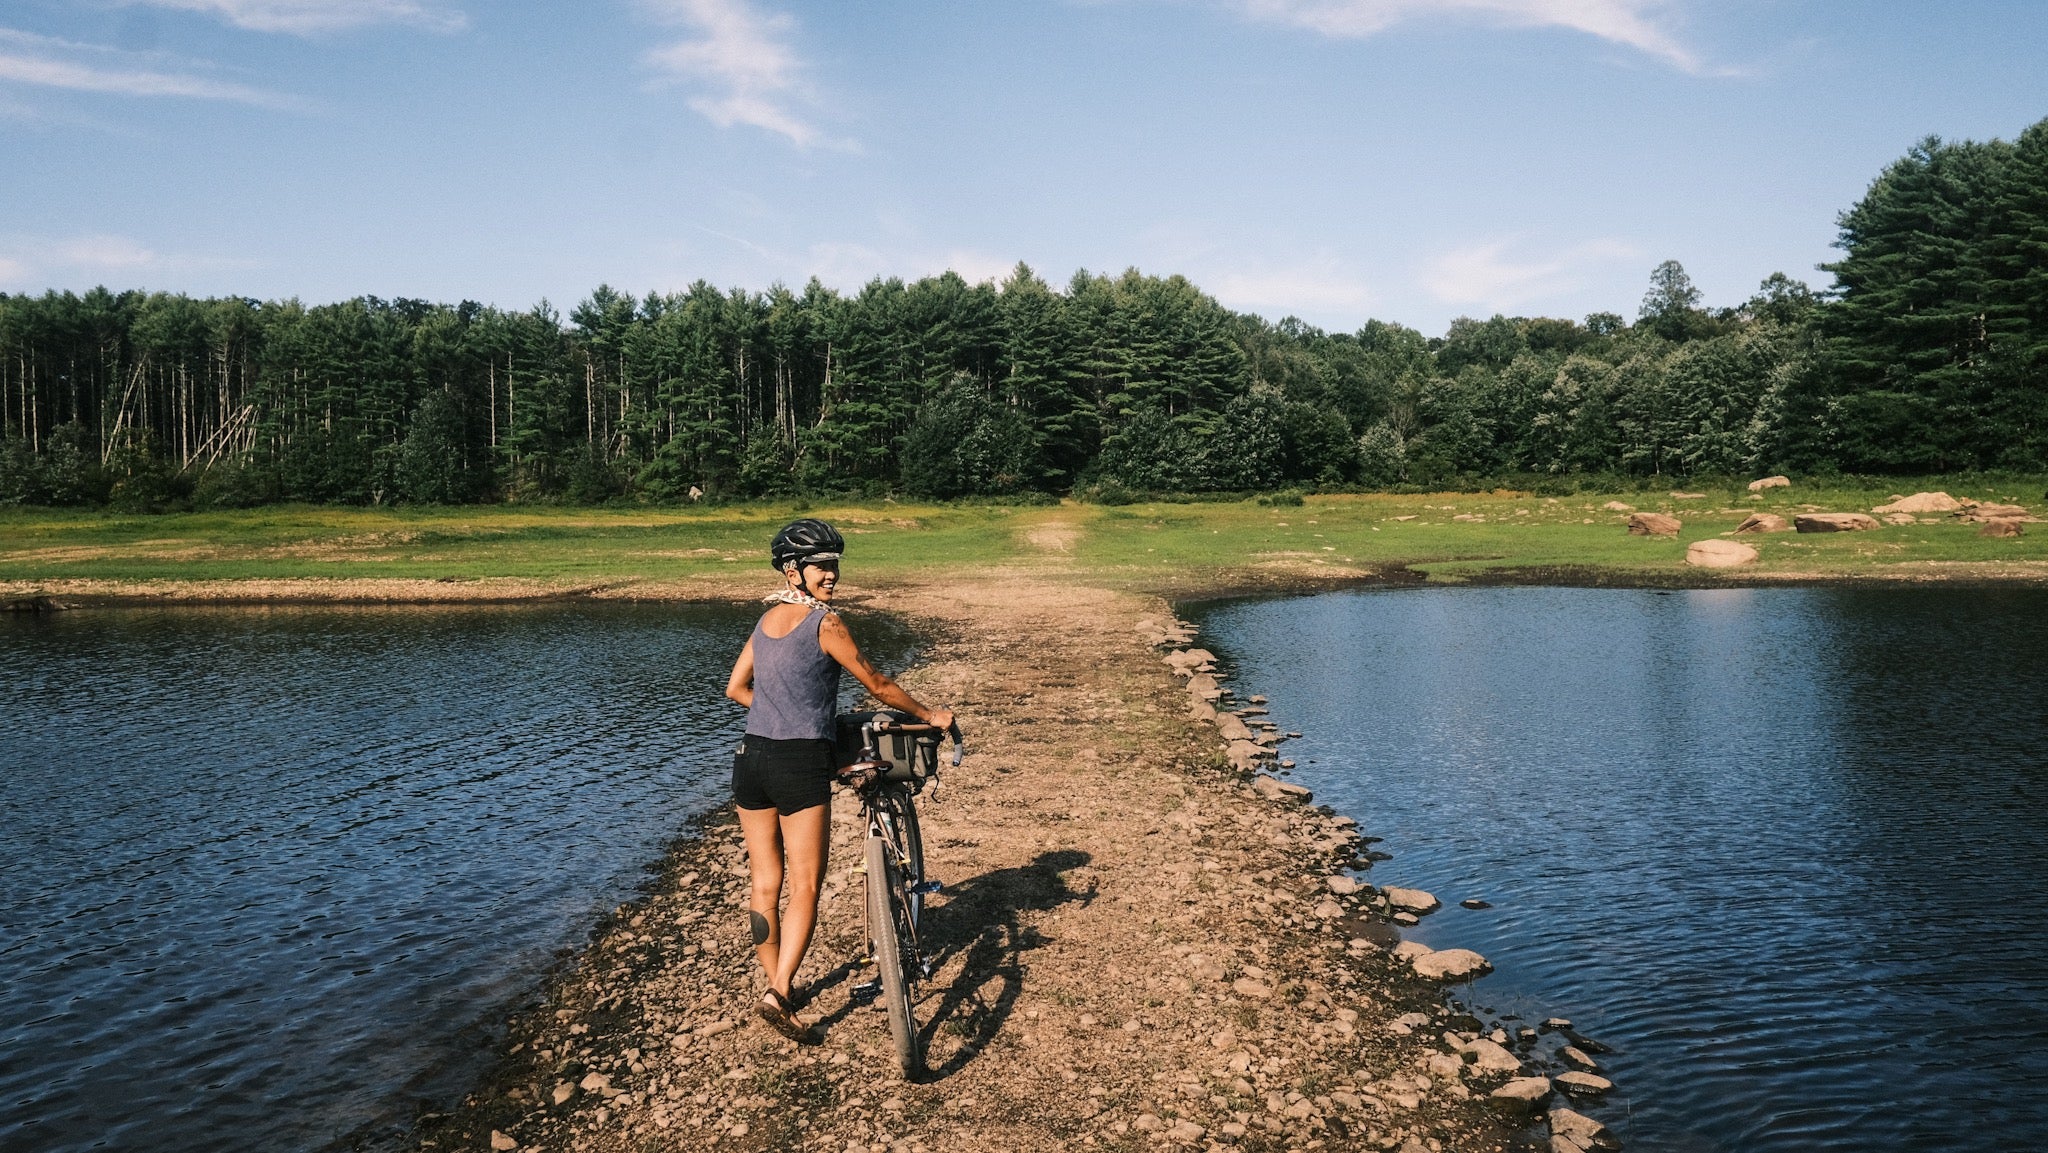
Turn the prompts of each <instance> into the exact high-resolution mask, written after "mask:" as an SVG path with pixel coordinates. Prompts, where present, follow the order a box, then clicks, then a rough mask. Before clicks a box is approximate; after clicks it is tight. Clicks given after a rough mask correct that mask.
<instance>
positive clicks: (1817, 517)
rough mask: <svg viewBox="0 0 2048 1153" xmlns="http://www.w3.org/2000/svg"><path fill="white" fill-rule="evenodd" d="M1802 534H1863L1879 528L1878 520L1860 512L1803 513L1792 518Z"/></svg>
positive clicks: (1794, 525) (1795, 526)
mask: <svg viewBox="0 0 2048 1153" xmlns="http://www.w3.org/2000/svg"><path fill="white" fill-rule="evenodd" d="M1792 527H1793V528H1795V529H1797V530H1798V531H1800V532H1863V531H1865V530H1867V529H1873V528H1876V527H1877V518H1876V517H1873V516H1870V515H1868V514H1866V513H1860V512H1803V513H1800V514H1799V515H1798V516H1796V517H1793V518H1792Z"/></svg>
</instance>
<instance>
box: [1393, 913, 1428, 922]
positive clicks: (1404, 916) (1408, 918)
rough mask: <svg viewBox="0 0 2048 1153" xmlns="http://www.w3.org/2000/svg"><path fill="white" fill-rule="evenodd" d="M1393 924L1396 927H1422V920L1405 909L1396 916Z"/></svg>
mask: <svg viewBox="0 0 2048 1153" xmlns="http://www.w3.org/2000/svg"><path fill="white" fill-rule="evenodd" d="M1393 922H1394V923H1395V924H1396V925H1420V924H1421V923H1422V918H1421V917H1418V916H1416V915H1415V914H1413V913H1411V912H1409V911H1408V910H1406V909H1403V910H1401V911H1400V912H1398V913H1395V914H1394V916H1393Z"/></svg>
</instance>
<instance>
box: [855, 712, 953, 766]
mask: <svg viewBox="0 0 2048 1153" xmlns="http://www.w3.org/2000/svg"><path fill="white" fill-rule="evenodd" d="M868 724H869V726H870V727H871V728H873V729H874V730H875V731H876V732H878V733H881V732H889V733H939V732H943V733H945V734H946V736H948V737H949V738H951V739H952V741H953V757H952V761H953V767H954V768H956V769H957V768H959V767H960V758H961V757H963V756H965V755H966V754H967V744H966V742H965V741H963V740H961V739H960V722H959V720H958V719H955V720H954V721H953V723H951V724H949V725H947V726H946V727H945V728H943V729H941V728H940V727H939V726H937V725H933V724H927V723H925V722H923V721H898V720H893V719H890V718H888V717H876V718H875V719H874V720H872V721H870V722H868Z"/></svg>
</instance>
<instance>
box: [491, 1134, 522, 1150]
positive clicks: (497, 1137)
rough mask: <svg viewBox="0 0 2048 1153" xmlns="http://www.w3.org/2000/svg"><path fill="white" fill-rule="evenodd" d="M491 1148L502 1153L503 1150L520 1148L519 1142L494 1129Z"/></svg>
mask: <svg viewBox="0 0 2048 1153" xmlns="http://www.w3.org/2000/svg"><path fill="white" fill-rule="evenodd" d="M491 1148H493V1149H497V1150H500V1151H501V1153H502V1151H503V1150H507V1149H517V1148H519V1142H517V1141H514V1140H513V1139H512V1138H510V1137H507V1136H505V1135H504V1134H503V1133H500V1132H498V1131H497V1130H496V1129H493V1130H491Z"/></svg>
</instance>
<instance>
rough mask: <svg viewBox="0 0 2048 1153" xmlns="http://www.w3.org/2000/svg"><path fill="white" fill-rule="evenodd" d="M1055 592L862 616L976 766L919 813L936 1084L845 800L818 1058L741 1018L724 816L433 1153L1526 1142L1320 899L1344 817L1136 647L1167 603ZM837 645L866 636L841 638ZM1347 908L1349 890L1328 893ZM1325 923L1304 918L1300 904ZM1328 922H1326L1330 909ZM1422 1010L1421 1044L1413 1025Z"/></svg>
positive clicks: (1344, 857) (613, 931)
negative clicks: (899, 1060)
mask: <svg viewBox="0 0 2048 1153" xmlns="http://www.w3.org/2000/svg"><path fill="white" fill-rule="evenodd" d="M1056 567H1057V566H1054V568H1053V569H1048V568H1047V567H1045V566H1042V565H1030V566H1019V567H1017V568H1015V569H1013V570H1009V571H1006V572H1002V573H997V574H988V573H977V576H976V579H975V580H973V581H971V582H946V583H930V584H916V585H904V586H897V587H892V588H888V589H885V590H882V591H881V592H880V593H878V594H875V595H873V596H872V598H871V599H870V600H869V602H868V603H869V604H872V605H873V606H874V607H877V608H883V609H888V610H890V611H894V612H900V613H904V614H907V615H909V616H911V617H914V618H916V619H918V620H919V621H921V622H923V623H924V624H925V625H926V626H927V627H928V628H929V629H931V630H932V631H933V634H934V643H932V644H931V645H930V646H929V647H928V649H927V651H926V653H925V655H924V659H923V661H922V663H921V664H920V665H919V667H918V668H916V669H915V670H913V671H912V672H911V673H910V674H909V675H908V676H907V677H906V681H907V683H908V684H910V685H911V687H912V688H913V690H914V691H915V692H917V693H918V694H919V695H920V696H922V697H923V698H925V699H926V700H938V701H947V702H951V703H953V704H955V705H956V707H957V708H958V709H959V711H960V715H961V717H962V720H963V724H964V725H965V727H966V728H967V731H968V747H969V756H968V760H967V763H966V764H965V766H963V767H962V768H960V769H957V770H948V771H947V772H946V774H945V777H944V780H943V783H942V786H941V787H940V789H939V792H938V794H937V796H936V797H935V798H928V799H927V800H925V801H923V802H921V811H922V813H923V816H924V828H925V838H926V840H925V843H926V853H927V857H928V861H929V864H930V869H931V872H932V874H933V875H934V876H936V877H939V878H941V879H942V880H943V881H944V882H945V883H946V888H945V892H944V893H943V894H942V895H940V896H937V897H935V898H933V899H932V902H931V904H930V906H929V911H928V913H927V927H926V932H927V935H928V938H929V940H930V942H931V943H932V944H933V945H934V947H935V949H936V953H937V961H938V968H937V972H936V974H935V977H934V979H933V980H931V981H930V982H928V983H927V984H926V985H925V986H924V990H923V991H924V997H923V1001H922V1003H921V1005H920V1017H921V1019H922V1020H923V1022H924V1023H925V1028H926V1035H927V1037H928V1038H929V1041H928V1045H929V1063H930V1066H931V1069H932V1072H931V1074H930V1075H929V1076H928V1077H926V1078H924V1079H923V1080H922V1082H921V1083H918V1084H906V1083H904V1082H902V1081H901V1080H899V1079H898V1078H897V1077H896V1076H895V1074H894V1069H893V1066H894V1061H893V1056H892V1052H891V1049H890V1044H889V1033H888V1025H887V1022H886V1018H885V1016H884V1015H883V1013H882V1011H881V1009H880V1008H879V1006H872V1007H871V1006H855V1005H853V1004H851V1003H850V1000H849V989H850V987H851V986H852V985H854V984H857V983H859V982H861V981H863V980H865V979H866V978H867V971H865V970H862V969H858V968H855V967H854V966H853V964H852V963H851V962H853V961H854V959H855V958H857V957H858V956H859V955H860V954H861V952H862V940H863V930H862V917H861V906H860V902H861V885H860V877H859V875H858V874H856V873H853V872H852V871H851V869H850V867H851V866H852V865H853V864H854V863H855V861H856V859H857V853H856V852H855V851H854V848H853V835H854V833H855V831H856V830H855V829H854V828H853V822H852V821H851V819H850V817H851V815H852V808H851V803H850V800H849V798H846V797H844V796H842V797H841V798H840V799H839V801H838V802H837V803H836V806H835V809H836V811H835V835H834V843H833V850H832V851H833V859H832V864H831V867H830V870H829V875H828V883H827V888H826V891H825V896H824V901H823V911H822V914H821V918H820V929H819V936H818V939H817V943H816V945H815V947H814V948H813V950H812V952H811V956H810V959H809V961H808V962H807V964H806V968H805V971H804V972H803V973H802V974H800V976H799V985H800V987H801V988H803V989H805V990H807V992H808V996H809V1002H808V1004H806V1005H805V1006H804V1008H803V1011H802V1016H803V1017H804V1018H805V1019H807V1020H814V1021H817V1022H818V1024H819V1028H820V1031H821V1032H822V1034H823V1041H822V1043H821V1044H819V1045H817V1046H814V1047H798V1046H796V1045H793V1044H791V1043H790V1042H788V1041H785V1040H783V1039H782V1038H781V1037H779V1036H777V1035H776V1034H774V1033H772V1032H770V1031H769V1030H768V1029H766V1028H765V1027H763V1026H762V1025H761V1024H760V1023H758V1022H757V1021H755V1020H754V1019H753V1017H752V1015H751V1014H752V1007H753V1004H754V1002H755V1000H756V998H757V997H758V996H759V991H760V988H761V982H760V978H759V975H758V971H757V969H756V967H755V965H754V961H753V958H752V953H751V949H750V947H749V942H748V937H747V930H746V924H745V917H744V915H743V913H742V910H743V908H744V900H745V897H744V887H745V875H746V866H745V861H744V858H743V856H742V854H741V851H740V848H739V843H738V837H737V829H736V827H734V826H733V825H732V824H731V822H730V819H729V818H726V817H723V816H714V817H712V818H710V820H709V823H708V824H707V825H706V827H705V828H704V830H703V835H702V836H701V837H700V838H697V839H693V840H691V841H688V842H685V843H684V844H683V845H682V846H681V847H680V848H679V849H678V850H677V851H676V853H675V854H674V855H673V856H672V857H671V859H670V861H669V872H668V874H667V876H666V877H665V878H664V879H663V881H662V883H661V884H660V885H659V887H658V889H657V890H656V891H655V892H653V893H652V895H650V896H649V897H648V898H647V899H645V900H644V901H642V902H640V903H638V904H636V905H633V906H630V907H626V908H623V909H622V910H621V912H620V914H619V915H618V917H616V918H615V919H614V920H613V921H612V923H610V924H609V925H607V926H606V927H605V928H604V929H603V930H602V931H601V932H600V933H599V934H598V936H597V938H596V939H595V941H594V943H593V944H592V946H591V947H590V948H589V950H588V951H587V952H586V953H585V954H584V956H583V957H582V958H581V959H580V960H579V961H578V962H577V963H576V965H575V966H574V968H573V969H572V970H571V971H570V972H568V973H567V974H566V975H564V976H563V977H562V978H561V979H560V981H559V983H558V984H557V985H556V987H554V988H553V989H552V990H551V991H550V995H549V999H548V1002H547V1004H546V1005H545V1006H544V1007H542V1008H540V1009H536V1010H535V1011H533V1012H531V1013H530V1014H528V1015H526V1016H524V1017H522V1018H520V1019H518V1020H516V1021H515V1022H514V1023H513V1024H512V1027H511V1030H510V1035H509V1037H508V1039H507V1042H506V1046H507V1049H508V1052H507V1053H506V1055H505V1057H504V1059H503V1061H502V1063H501V1066H500V1068H499V1069H498V1071H497V1073H496V1074H495V1075H494V1076H493V1077H492V1079H491V1080H490V1081H489V1082H488V1083H487V1084H486V1085H485V1086H483V1087H481V1088H480V1089H479V1090H478V1092H477V1093H476V1094H475V1095H473V1096H472V1097H471V1098H470V1099H469V1100H468V1101H467V1102H465V1103H464V1105H463V1106H462V1107H461V1108H460V1109H458V1110H457V1111H456V1112H455V1113H453V1114H452V1115H449V1116H445V1117H437V1118H428V1119H426V1120H425V1121H424V1122H423V1123H422V1126H421V1129H420V1139H419V1140H420V1146H421V1148H423V1149H433V1150H446V1149H484V1148H498V1149H514V1148H519V1149H535V1150H571V1151H579V1153H580V1151H584V1150H590V1151H613V1150H620V1151H623V1150H633V1151H640V1150H666V1149H703V1148H717V1149H734V1150H782V1149H822V1150H833V1151H835V1153H837V1151H840V1150H892V1151H893V1150H908V1151H912V1153H916V1151H931V1153H939V1151H946V1153H952V1151H980V1150H989V1151H994V1150H1003V1151H1009V1150H1040V1149H1090V1148H1092V1149H1152V1148H1171V1147H1179V1148H1198V1149H1199V1148H1239V1149H1249V1150H1282V1149H1289V1150H1292V1149H1303V1150H1308V1149H1324V1148H1327V1149H1398V1150H1403V1151H1405V1153H1434V1151H1438V1150H1443V1149H1456V1150H1490V1149H1500V1148H1506V1147H1510V1146H1511V1145H1512V1144H1513V1143H1514V1142H1516V1141H1518V1140H1520V1138H1517V1137H1515V1136H1514V1135H1513V1134H1512V1133H1511V1132H1510V1130H1508V1129H1507V1128H1505V1127H1504V1126H1503V1125H1502V1124H1501V1122H1499V1121H1498V1120H1496V1119H1495V1117H1494V1115H1493V1114H1492V1113H1491V1112H1490V1111H1489V1110H1487V1109H1485V1108H1483V1107H1482V1104H1481V1101H1482V1099H1483V1098H1484V1097H1485V1095H1486V1091H1487V1090H1488V1089H1489V1088H1490V1087H1491V1085H1492V1084H1497V1083H1498V1082H1499V1080H1500V1079H1501V1078H1500V1077H1499V1076H1495V1077H1494V1078H1493V1079H1492V1081H1490V1082H1488V1081H1485V1080H1471V1079H1469V1078H1470V1070H1460V1068H1459V1066H1460V1064H1461V1062H1460V1060H1458V1059H1454V1058H1451V1057H1450V1056H1448V1054H1447V1053H1446V1046H1445V1043H1444V1042H1443V1041H1442V1039H1441V1034H1442V1033H1443V1031H1444V1029H1445V1028H1456V1027H1458V1026H1457V1023H1455V1022H1447V1021H1446V1020H1445V1019H1444V1018H1443V1015H1442V1013H1441V1010H1440V1009H1439V1008H1438V995H1437V992H1436V990H1435V989H1433V988H1432V987H1431V986H1429V985H1428V984H1427V983H1426V982H1424V981H1422V980H1421V979H1420V978H1418V977H1416V976H1415V975H1414V974H1413V972H1412V970H1409V969H1408V968H1407V967H1406V966H1405V965H1404V964H1403V963H1402V962H1400V961H1398V960H1396V959H1395V958H1394V957H1392V956H1390V955H1389V954H1387V953H1384V952H1381V951H1379V949H1378V948H1375V947H1367V946H1366V945H1365V942H1364V941H1362V940H1361V941H1358V942H1357V943H1356V944H1348V942H1349V940H1350V938H1351V937H1352V936H1354V935H1355V934H1356V933H1359V932H1365V931H1367V930H1365V929H1364V928H1363V927H1362V923H1361V922H1360V921H1358V920H1356V919H1355V917H1356V914H1357V912H1358V908H1357V905H1356V902H1358V901H1360V900H1362V899H1364V898H1365V897H1367V896H1370V893H1371V891H1370V889H1368V890H1366V892H1365V893H1364V894H1361V895H1360V896H1359V897H1354V898H1347V899H1346V900H1347V903H1348V904H1349V905H1350V907H1349V908H1347V909H1346V910H1345V916H1344V917H1343V919H1342V920H1330V919H1329V917H1330V916H1331V914H1332V907H1331V905H1330V904H1328V902H1329V901H1330V900H1331V895H1330V893H1329V890H1328V889H1327V888H1326V885H1325V878H1326V877H1327V876H1329V875H1331V874H1333V873H1339V872H1341V870H1342V866H1343V865H1344V864H1345V863H1348V862H1350V861H1351V860H1352V857H1351V854H1352V853H1354V852H1362V851H1363V850H1362V849H1361V848H1360V847H1359V845H1358V841H1357V837H1356V836H1355V834H1354V833H1353V832H1352V831H1351V830H1350V829H1349V828H1348V827H1347V824H1348V823H1347V822H1343V821H1341V820H1340V819H1337V818H1332V817H1330V816H1328V815H1327V814H1324V813H1322V812H1319V811H1317V810H1315V809H1313V808H1310V807H1308V806H1305V805H1303V804H1300V803H1298V802H1294V801H1285V800H1283V801H1271V800H1267V799H1264V798H1262V797H1260V796H1259V795H1257V794H1256V793H1254V792H1253V791H1252V790H1251V789H1250V788H1249V787H1248V786H1247V785H1246V784H1245V783H1244V781H1243V779H1242V778H1241V777H1240V776H1239V774H1237V773H1236V772H1235V771H1233V770H1231V769H1230V768H1229V767H1228V766H1227V764H1226V763H1225V762H1224V760H1223V759H1222V757H1221V756H1220V755H1219V752H1218V748H1219V743H1218V741H1217V737H1216V730H1215V728H1214V727H1212V726H1210V725H1207V724H1198V723H1197V722H1196V721H1194V720H1193V719H1191V718H1190V716H1189V710H1188V698H1187V694H1186V692H1185V691H1184V689H1183V687H1182V684H1181V683H1180V682H1179V681H1178V680H1176V679H1175V677H1174V676H1173V675H1172V673H1171V672H1170V670H1168V668H1167V667H1166V666H1165V665H1164V664H1163V663H1161V653H1160V651H1159V650H1158V649H1156V648H1155V647H1153V644H1152V642H1151V641H1150V640H1149V639H1148V638H1147V637H1145V636H1144V635H1142V634H1141V632H1140V631H1139V629H1137V628H1136V627H1134V626H1135V623H1136V622H1137V621H1138V620H1139V619H1140V618H1141V617H1148V616H1149V617H1151V618H1153V619H1155V620H1158V621H1162V622H1170V621H1171V616H1170V614H1169V612H1168V609H1167V606H1166V605H1165V604H1164V603H1163V602H1160V601H1158V600H1156V599H1154V598H1149V597H1141V596H1135V595H1130V594H1123V593H1113V592H1107V591H1102V590H1097V589H1090V588H1086V587H1080V586H1077V585H1076V584H1074V583H1073V582H1072V581H1070V580H1063V579H1060V578H1061V575H1062V574H1060V573H1059V572H1057V571H1056ZM848 617H849V620H850V621H851V622H852V624H853V627H854V628H855V630H856V633H857V632H858V630H859V608H858V607H855V608H851V609H850V610H849V612H848ZM1339 885H1340V887H1341V885H1342V882H1339ZM1319 905H1320V906H1321V909H1320V910H1318V906H1319ZM1319 911H1320V913H1321V914H1322V916H1321V917H1320V918H1319V917H1318V912H1319ZM1417 1010H1420V1011H1421V1012H1423V1013H1428V1014H1432V1016H1431V1017H1430V1018H1429V1019H1428V1020H1426V1021H1425V1019H1423V1018H1420V1017H1410V1018H1408V1020H1407V1021H1406V1022H1405V1023H1403V1022H1400V1021H1398V1020H1397V1019H1398V1018H1400V1017H1401V1016H1402V1015H1403V1014H1407V1013H1411V1012H1414V1011H1417Z"/></svg>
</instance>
